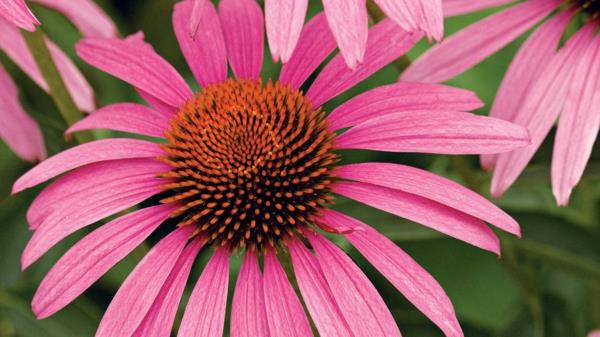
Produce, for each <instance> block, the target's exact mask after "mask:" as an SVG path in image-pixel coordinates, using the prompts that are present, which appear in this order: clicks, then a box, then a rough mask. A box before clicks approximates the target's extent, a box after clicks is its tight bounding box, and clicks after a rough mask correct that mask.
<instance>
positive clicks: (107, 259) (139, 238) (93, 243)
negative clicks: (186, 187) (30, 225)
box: [32, 205, 173, 319]
mask: <svg viewBox="0 0 600 337" xmlns="http://www.w3.org/2000/svg"><path fill="white" fill-rule="evenodd" d="M172 210H173V207H172V206H165V205H162V206H155V207H150V208H145V209H142V210H139V211H137V212H134V213H131V214H128V215H125V216H123V217H120V218H117V219H115V220H113V221H111V222H109V223H107V224H106V225H103V226H102V227H100V228H98V229H96V230H95V231H93V232H92V233H91V234H89V235H87V236H86V237H85V238H83V239H82V240H81V241H79V242H78V243H77V244H76V245H75V246H73V247H72V248H71V249H69V251H68V252H66V253H65V255H63V256H62V257H61V258H60V260H58V262H57V263H56V264H55V265H54V267H52V269H51V270H50V271H49V272H48V274H47V275H46V277H45V278H44V280H43V281H42V282H41V283H40V286H39V287H38V289H37V291H36V293H35V295H34V296H33V301H32V308H33V312H34V313H35V315H36V317H37V318H38V319H43V318H46V317H48V316H50V315H52V314H54V313H55V312H57V311H59V310H60V309H62V308H63V307H64V306H66V305H67V304H69V303H71V301H73V300H74V299H75V298H77V297H78V296H79V295H81V294H82V293H83V292H84V291H85V290H86V289H87V288H89V287H90V286H91V285H92V284H93V283H94V282H96V280H98V279H99V278H100V277H101V276H102V275H104V273H106V272H107V271H108V270H109V269H110V268H112V266H114V265H115V264H116V263H117V262H119V261H120V260H121V259H122V258H124V257H125V256H127V254H129V253H130V252H131V251H132V250H133V249H134V248H135V247H137V246H138V245H139V244H140V243H142V242H143V241H144V240H145V239H146V238H147V237H148V235H150V233H152V232H153V231H154V230H155V229H156V228H157V227H158V226H159V225H160V224H161V223H162V222H163V221H164V220H166V219H167V218H168V216H169V213H170V212H171V211H172Z"/></svg>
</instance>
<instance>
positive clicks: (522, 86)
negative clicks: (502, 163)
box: [481, 12, 571, 170]
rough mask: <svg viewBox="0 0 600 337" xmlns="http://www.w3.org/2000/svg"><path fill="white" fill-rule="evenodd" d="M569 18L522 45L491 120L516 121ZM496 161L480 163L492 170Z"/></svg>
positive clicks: (485, 158)
mask: <svg viewBox="0 0 600 337" xmlns="http://www.w3.org/2000/svg"><path fill="white" fill-rule="evenodd" d="M570 18H571V13H570V12H562V13H560V14H558V15H556V16H555V17H553V18H552V19H551V20H549V21H548V22H546V23H544V24H543V25H542V26H541V27H540V28H538V29H536V30H535V31H534V32H533V33H532V34H531V36H530V37H529V38H528V39H527V41H525V43H524V44H523V45H522V46H521V48H520V49H519V52H518V53H517V55H516V56H515V58H514V59H513V61H512V63H511V65H510V67H509V68H508V71H507V72H506V75H504V79H503V80H502V84H501V85H500V88H499V89H498V93H497V95H496V99H495V100H494V105H493V106H492V109H491V112H490V116H491V117H496V118H501V119H504V120H507V121H514V119H515V114H516V113H517V111H518V110H519V107H520V106H521V105H522V104H523V100H524V99H525V97H526V94H527V91H528V90H529V87H530V86H531V83H532V82H533V81H534V80H535V79H536V78H538V77H539V75H540V74H541V72H542V70H543V69H544V68H545V67H546V66H547V65H548V63H549V62H550V60H551V59H552V56H554V54H555V53H556V48H557V47H558V42H559V41H560V38H561V36H562V35H563V31H564V29H565V27H566V25H567V24H568V23H569V19H570ZM496 159H497V156H495V155H485V156H482V157H481V164H482V166H483V167H484V168H485V169H488V170H490V169H492V168H493V167H494V165H495V163H496Z"/></svg>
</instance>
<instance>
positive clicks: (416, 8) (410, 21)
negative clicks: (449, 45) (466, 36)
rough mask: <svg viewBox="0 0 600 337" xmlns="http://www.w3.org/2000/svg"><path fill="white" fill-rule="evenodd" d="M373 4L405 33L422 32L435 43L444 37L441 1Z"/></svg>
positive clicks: (390, 0)
mask: <svg viewBox="0 0 600 337" xmlns="http://www.w3.org/2000/svg"><path fill="white" fill-rule="evenodd" d="M375 3H377V5H378V6H379V7H380V8H381V9H382V10H383V12H384V13H385V14H386V15H387V16H388V17H389V18H390V19H392V20H394V21H395V22H396V23H397V24H398V25H400V27H402V29H404V30H405V31H408V32H412V31H417V30H422V31H423V32H425V33H427V35H428V36H430V37H433V38H435V39H436V40H437V41H440V40H441V39H442V37H443V36H444V16H443V14H442V1H441V0H401V1H398V0H375Z"/></svg>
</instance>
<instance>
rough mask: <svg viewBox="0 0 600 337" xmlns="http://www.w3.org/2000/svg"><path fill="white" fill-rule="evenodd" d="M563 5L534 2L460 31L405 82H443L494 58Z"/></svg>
mask: <svg viewBox="0 0 600 337" xmlns="http://www.w3.org/2000/svg"><path fill="white" fill-rule="evenodd" d="M560 3H561V2H560V1H558V0H531V1H526V2H524V3H522V4H519V5H516V6H513V7H511V8H509V9H507V10H504V11H502V12H500V13H498V14H494V15H492V16H489V17H487V18H485V19H483V20H481V21H479V22H477V23H475V24H473V25H470V26H468V27H467V28H464V29H462V30H460V31H459V32H458V33H456V34H454V35H452V36H450V37H449V38H448V39H446V40H444V41H443V42H442V43H440V44H438V45H436V46H435V47H433V48H431V49H430V50H428V51H427V52H426V53H425V54H423V55H422V56H421V57H419V59H417V60H416V61H415V62H414V63H413V64H412V65H411V66H410V67H409V68H408V69H406V70H405V71H404V73H403V74H402V77H401V78H402V79H403V80H405V81H415V82H443V81H446V80H448V79H451V78H452V77H454V76H456V75H458V74H460V73H462V72H463V71H465V70H467V69H469V68H471V67H472V66H474V65H476V64H477V63H479V62H481V61H483V60H484V59H485V58H487V57H488V56H490V55H492V54H494V53H495V52H497V51H498V50H500V49H501V48H503V47H504V46H506V45H507V44H508V43H510V42H511V41H513V40H515V39H516V38H517V37H519V36H520V35H521V34H523V33H524V32H526V31H527V30H528V29H529V28H531V27H532V26H533V25H535V24H536V23H538V22H540V21H541V20H542V19H543V18H544V17H546V16H547V15H548V14H549V13H550V12H551V11H552V10H554V9H555V8H556V7H557V6H558V5H559V4H560Z"/></svg>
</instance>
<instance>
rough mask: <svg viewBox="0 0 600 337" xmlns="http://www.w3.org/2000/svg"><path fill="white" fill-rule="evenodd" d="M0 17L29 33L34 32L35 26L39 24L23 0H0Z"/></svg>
mask: <svg viewBox="0 0 600 337" xmlns="http://www.w3.org/2000/svg"><path fill="white" fill-rule="evenodd" d="M0 16H2V17H4V18H5V19H6V20H8V21H9V22H10V23H11V24H13V25H16V26H17V27H19V28H22V29H25V30H28V31H30V32H33V31H35V29H36V26H37V25H39V24H40V22H39V21H38V19H37V18H36V17H35V15H33V13H32V12H31V10H29V8H28V7H27V5H26V4H25V1H24V0H0ZM3 34H4V32H3Z"/></svg>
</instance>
